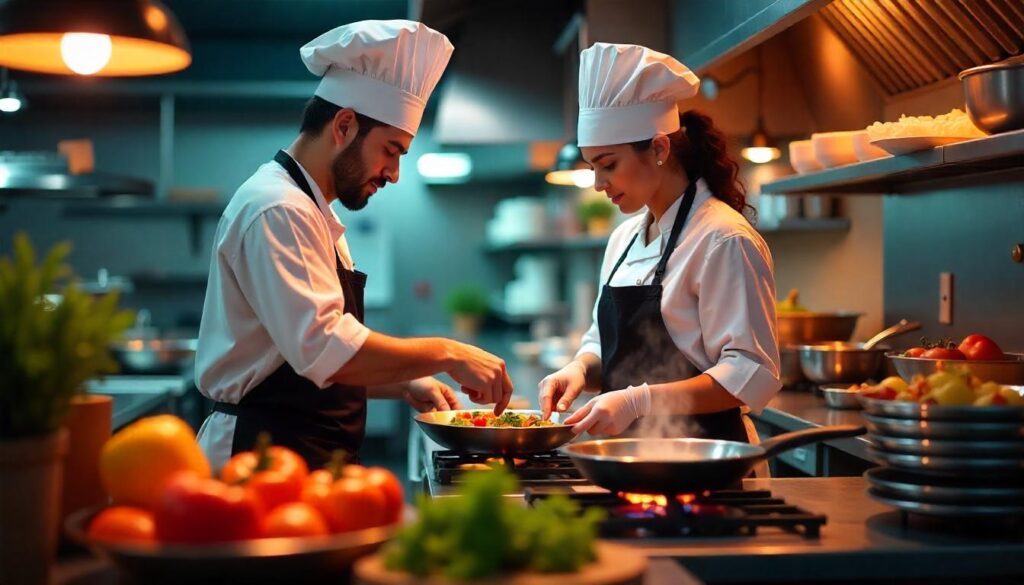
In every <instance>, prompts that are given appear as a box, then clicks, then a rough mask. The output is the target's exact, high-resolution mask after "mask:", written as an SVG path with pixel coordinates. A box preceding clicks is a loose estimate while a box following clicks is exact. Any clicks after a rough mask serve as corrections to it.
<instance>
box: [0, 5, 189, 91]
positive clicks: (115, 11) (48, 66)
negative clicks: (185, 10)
mask: <svg viewBox="0 0 1024 585" xmlns="http://www.w3.org/2000/svg"><path fill="white" fill-rule="evenodd" d="M191 62H192V55H191V53H189V48H188V40H187V39H186V38H185V32H184V31H183V30H182V28H181V25H180V24H179V23H178V20H177V19H176V18H175V17H174V15H173V14H171V12H170V10H168V9H167V7H166V6H164V5H163V4H162V3H161V2H159V0H7V1H5V2H0V66H4V67H10V68H11V69H22V70H25V71H32V72H35V73H52V74H58V75H69V74H77V75H96V76H103V77H122V76H125V77H126V76H138V75H156V74H161V73H171V72H174V71H180V70H182V69H184V68H186V67H188V66H189V64H190V63H191Z"/></svg>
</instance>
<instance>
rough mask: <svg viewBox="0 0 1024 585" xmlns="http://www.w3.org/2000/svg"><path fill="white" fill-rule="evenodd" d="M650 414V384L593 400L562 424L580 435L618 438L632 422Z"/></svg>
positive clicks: (606, 394)
mask: <svg viewBox="0 0 1024 585" xmlns="http://www.w3.org/2000/svg"><path fill="white" fill-rule="evenodd" d="M650 412H651V389H650V388H649V387H648V386H647V384H642V385H640V386H630V387H628V388H626V389H625V390H616V391H614V392H606V393H604V394H602V395H600V396H597V397H595V398H592V399H591V400H590V402H588V403H586V404H585V405H583V408H581V409H579V410H577V411H576V412H574V413H573V414H572V416H570V417H569V418H567V419H565V420H564V421H562V422H563V423H564V424H567V425H573V427H572V432H574V433H576V434H577V435H579V434H581V433H583V432H589V433H590V434H591V435H618V434H619V433H621V432H622V431H624V430H626V429H627V428H629V425H631V424H633V421H635V420H636V419H638V418H640V417H641V416H647V415H648V414H650Z"/></svg>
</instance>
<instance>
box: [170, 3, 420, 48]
mask: <svg viewBox="0 0 1024 585" xmlns="http://www.w3.org/2000/svg"><path fill="white" fill-rule="evenodd" d="M164 4H166V5H167V7H168V8H170V9H171V11H172V12H173V13H174V14H175V16H177V17H178V20H179V21H181V24H182V26H183V27H184V29H185V33H186V34H187V35H188V37H189V39H194V40H200V39H209V38H220V39H231V38H250V37H258V38H260V39H273V38H284V39H295V38H300V39H306V40H308V39H311V38H313V37H315V36H317V35H319V34H320V33H323V32H324V31H327V30H330V29H331V28H333V27H336V26H341V25H343V24H346V23H349V22H354V21H357V20H366V19H392V18H408V16H409V2H408V0H164Z"/></svg>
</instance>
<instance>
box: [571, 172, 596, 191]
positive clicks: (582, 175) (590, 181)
mask: <svg viewBox="0 0 1024 585" xmlns="http://www.w3.org/2000/svg"><path fill="white" fill-rule="evenodd" d="M572 184H573V185H576V186H577V187H579V188H580V189H589V188H591V187H593V186H594V171H592V170H590V169H577V170H575V171H573V172H572Z"/></svg>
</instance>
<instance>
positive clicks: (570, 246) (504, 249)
mask: <svg viewBox="0 0 1024 585" xmlns="http://www.w3.org/2000/svg"><path fill="white" fill-rule="evenodd" d="M849 229H850V219H849V218H847V217H825V218H816V219H811V218H793V219H782V220H779V221H777V222H772V223H769V222H763V223H762V224H759V225H757V230H758V231H759V232H761V233H786V232H838V231H847V230H849ZM607 245H608V236H585V235H584V236H565V237H561V238H544V239H539V240H524V241H517V242H507V243H506V242H503V243H493V242H487V243H485V244H484V251H485V252H489V253H531V252H562V251H569V250H596V251H603V250H604V248H605V246H607Z"/></svg>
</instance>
